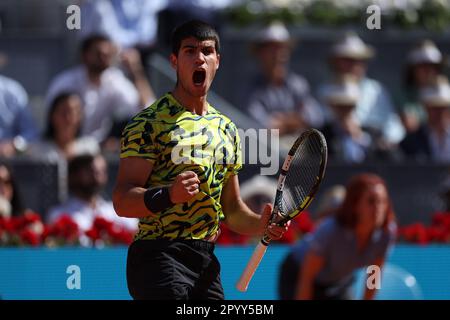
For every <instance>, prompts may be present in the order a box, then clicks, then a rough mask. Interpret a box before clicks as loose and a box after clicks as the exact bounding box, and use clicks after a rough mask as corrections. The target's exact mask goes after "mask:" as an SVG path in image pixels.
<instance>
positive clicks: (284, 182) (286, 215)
mask: <svg viewBox="0 0 450 320" xmlns="http://www.w3.org/2000/svg"><path fill="white" fill-rule="evenodd" d="M327 161H328V147H327V143H326V140H325V137H324V136H323V134H322V133H321V132H320V131H319V130H317V129H314V128H311V129H308V130H306V131H304V132H303V133H302V134H301V135H300V136H299V137H298V138H297V140H296V141H295V142H294V144H293V145H292V147H291V149H290V150H289V152H288V155H287V157H286V159H285V161H284V163H283V167H282V168H281V172H280V176H279V179H278V187H277V193H276V196H275V202H274V210H273V212H274V213H278V214H277V216H278V217H279V218H278V219H277V220H278V221H277V223H279V224H283V223H285V222H286V221H288V220H291V219H293V218H295V217H296V216H298V215H299V214H300V213H301V212H302V211H304V210H305V209H306V208H308V206H309V205H310V204H311V201H312V200H313V199H314V196H315V195H316V193H317V191H318V190H319V186H320V183H321V182H322V180H323V178H324V176H325V169H326V166H327Z"/></svg>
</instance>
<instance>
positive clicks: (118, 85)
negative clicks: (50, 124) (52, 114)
mask: <svg viewBox="0 0 450 320" xmlns="http://www.w3.org/2000/svg"><path fill="white" fill-rule="evenodd" d="M67 91H69V92H76V93H78V94H79V95H80V96H81V99H82V100H83V104H84V108H83V112H84V119H83V129H82V134H83V135H91V136H93V137H95V138H96V139H97V141H99V142H101V141H103V140H104V139H105V138H106V137H107V136H108V133H109V131H110V130H111V127H112V124H113V120H119V121H120V120H127V119H129V118H131V116H133V115H134V114H136V113H137V112H138V111H139V110H140V108H139V93H138V91H137V89H136V87H135V86H134V85H133V83H131V81H130V80H128V79H127V78H126V77H125V75H124V74H123V72H122V71H120V70H119V69H118V68H115V67H111V68H108V69H107V70H105V71H104V72H103V73H102V75H101V78H100V86H98V87H97V86H95V85H93V84H91V83H90V82H89V79H88V76H87V70H86V68H85V67H84V66H82V65H79V66H77V67H74V68H72V69H69V70H66V71H64V72H63V73H61V74H59V75H57V76H56V77H55V79H54V80H53V81H52V83H51V84H50V88H49V89H48V92H47V97H46V102H47V103H46V105H47V106H49V105H50V103H51V101H52V100H53V99H54V98H55V97H56V96H57V95H58V94H60V93H63V92H67Z"/></svg>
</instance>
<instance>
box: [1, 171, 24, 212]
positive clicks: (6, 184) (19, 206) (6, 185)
mask: <svg viewBox="0 0 450 320" xmlns="http://www.w3.org/2000/svg"><path fill="white" fill-rule="evenodd" d="M25 211H27V210H26V209H25V207H24V206H23V203H22V201H21V197H20V192H19V190H18V187H17V183H16V181H15V179H14V175H13V173H12V171H11V169H10V168H9V166H7V165H6V164H4V163H0V216H4V217H10V216H20V215H22V214H24V213H25Z"/></svg>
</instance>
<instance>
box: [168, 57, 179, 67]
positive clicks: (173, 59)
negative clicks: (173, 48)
mask: <svg viewBox="0 0 450 320" xmlns="http://www.w3.org/2000/svg"><path fill="white" fill-rule="evenodd" d="M169 60H170V65H171V66H172V68H174V69H175V70H177V65H178V59H177V56H176V55H175V54H173V53H171V54H170V56H169Z"/></svg>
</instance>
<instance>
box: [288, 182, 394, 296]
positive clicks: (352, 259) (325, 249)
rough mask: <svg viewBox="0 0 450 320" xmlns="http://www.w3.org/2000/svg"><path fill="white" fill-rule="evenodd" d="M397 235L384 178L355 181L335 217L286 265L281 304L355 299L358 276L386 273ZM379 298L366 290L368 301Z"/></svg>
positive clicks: (296, 250)
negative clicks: (368, 271) (365, 271)
mask: <svg viewBox="0 0 450 320" xmlns="http://www.w3.org/2000/svg"><path fill="white" fill-rule="evenodd" d="M395 236H396V224H395V217H394V212H393V211H392V204H391V201H390V197H389V195H388V191H387V188H386V184H385V182H384V181H383V179H381V178H380V177H379V176H377V175H374V174H359V175H356V176H354V177H353V178H352V179H351V180H350V182H349V184H348V185H347V193H346V196H345V199H344V201H343V203H342V205H341V206H340V207H339V209H338V210H337V211H336V213H335V214H334V215H332V216H329V217H327V218H325V219H324V220H323V221H322V223H320V225H319V226H318V227H317V229H316V230H315V231H314V232H313V233H312V234H309V235H307V236H305V238H303V239H302V240H301V241H300V242H299V243H298V244H296V245H295V246H294V247H293V248H292V250H291V252H290V253H289V254H288V256H287V257H286V259H285V260H284V261H283V264H282V269H281V273H280V278H279V293H280V297H281V299H319V300H325V299H338V300H341V299H350V298H351V294H350V289H351V286H352V283H353V281H354V271H356V270H357V269H359V268H362V267H365V266H368V265H376V266H378V267H380V268H381V267H382V265H383V263H384V260H385V256H386V252H387V250H388V247H389V245H390V244H391V243H392V241H393V240H395ZM364 283H365V282H364ZM374 294H375V290H374V289H369V288H368V287H367V288H366V290H365V294H364V298H365V299H372V298H373V296H374Z"/></svg>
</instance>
